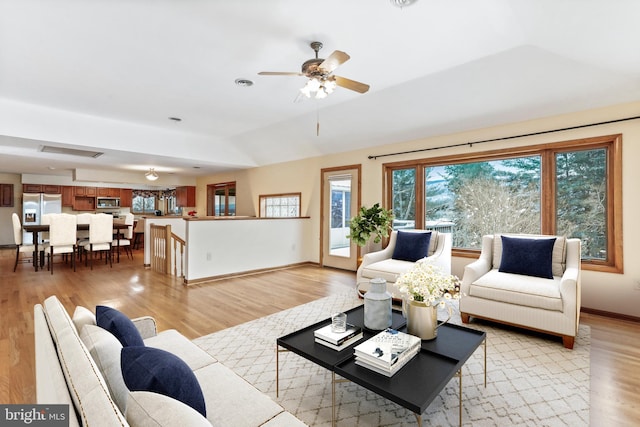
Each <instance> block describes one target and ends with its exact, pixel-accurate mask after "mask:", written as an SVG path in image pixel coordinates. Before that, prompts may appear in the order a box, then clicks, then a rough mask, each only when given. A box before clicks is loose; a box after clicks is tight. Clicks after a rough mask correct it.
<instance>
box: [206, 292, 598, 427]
mask: <svg viewBox="0 0 640 427" xmlns="http://www.w3.org/2000/svg"><path fill="white" fill-rule="evenodd" d="M354 294H355V293H354V292H350V293H345V294H341V295H335V296H330V297H326V298H323V299H320V300H317V301H314V302H311V303H308V304H304V305H301V306H298V307H294V308H292V309H289V310H285V311H282V312H280V313H276V314H273V315H270V316H266V317H263V318H260V319H257V320H254V321H251V322H247V323H244V324H242V325H239V326H235V327H232V328H228V329H225V330H222V331H220V332H216V333H213V334H211V335H207V336H204V337H201V338H198V339H196V340H194V342H195V343H196V344H198V345H199V346H200V347H202V348H203V349H204V350H205V351H207V352H208V353H210V354H211V355H213V356H214V357H216V358H217V359H218V360H219V361H220V362H222V363H223V364H225V365H226V366H228V367H229V368H231V369H233V370H234V371H235V372H236V373H237V374H238V375H240V376H241V377H243V378H244V379H245V380H246V381H248V382H249V383H251V384H253V385H254V386H255V387H256V388H258V389H259V390H260V391H262V392H264V393H266V394H267V395H269V396H270V397H271V398H272V399H273V400H275V401H276V402H278V403H279V404H280V405H282V406H283V407H284V408H285V409H286V410H287V411H289V412H291V413H293V414H294V415H295V416H296V417H298V418H299V419H301V420H302V421H303V422H305V423H306V424H308V425H310V426H330V425H331V373H330V372H329V371H327V370H326V369H323V368H321V367H319V366H317V365H315V364H313V363H312V362H309V361H307V360H305V359H303V358H302V357H300V356H297V355H296V354H294V353H280V393H279V397H276V382H275V378H276V372H275V370H276V358H275V355H276V353H275V350H276V339H277V338H278V337H280V336H283V335H285V334H287V333H289V332H293V331H295V330H297V329H300V328H302V327H305V326H307V325H310V324H312V323H315V322H317V321H320V320H322V319H326V318H328V317H329V316H330V315H331V314H332V313H335V312H337V311H345V310H347V309H350V308H352V307H355V306H356V305H359V304H362V300H359V299H358V298H357V297H356V296H355V295H354ZM440 314H442V315H444V314H445V313H440ZM451 321H452V322H454V323H457V324H460V323H461V322H460V316H459V315H458V316H455V315H454V317H453V318H452V320H451ZM469 326H470V327H473V328H476V329H481V330H483V331H486V332H487V386H486V388H485V386H484V357H483V350H482V347H480V348H478V350H477V351H476V352H475V353H474V354H473V355H472V356H471V358H470V359H469V360H468V361H467V363H466V364H465V365H464V367H463V369H462V375H463V380H462V381H463V382H462V385H463V391H462V392H463V399H462V400H463V415H462V417H463V425H465V426H474V427H478V426H480V427H482V426H536V427H540V426H571V427H575V426H588V425H589V369H590V363H589V353H590V330H589V327H587V326H580V330H579V334H578V336H577V337H576V342H575V346H574V349H573V350H567V349H565V348H564V347H563V346H562V343H561V341H560V340H559V339H554V338H551V337H547V336H541V335H536V334H532V333H527V332H524V331H521V330H518V329H510V328H506V327H504V328H503V327H500V326H497V325H492V324H489V323H474V322H472V323H471V324H470V325H469ZM458 384H459V383H458V379H457V378H453V379H452V380H451V381H450V383H449V384H448V385H447V386H446V387H445V388H444V389H443V390H442V392H441V393H440V395H439V396H438V397H437V398H436V399H435V400H434V401H433V402H432V403H431V405H429V407H428V408H427V410H426V411H425V412H424V413H423V414H422V421H423V425H425V426H457V425H458V423H459V419H458V407H459V406H458V389H459V388H458V387H459V385H458ZM336 405H337V423H338V425H342V426H403V425H415V424H416V421H417V420H416V418H415V416H414V415H413V413H411V412H410V411H408V410H406V409H404V408H402V407H401V406H399V405H397V404H395V403H393V402H391V401H389V400H387V399H384V398H381V397H379V396H378V395H376V394H375V393H372V392H370V391H368V390H366V389H364V388H363V387H361V386H359V385H357V384H354V383H350V382H347V383H339V384H337V385H336Z"/></svg>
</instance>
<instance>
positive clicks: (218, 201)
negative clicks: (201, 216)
mask: <svg viewBox="0 0 640 427" xmlns="http://www.w3.org/2000/svg"><path fill="white" fill-rule="evenodd" d="M224 190H225V189H224V188H216V190H215V193H214V197H213V200H214V215H215V216H224V215H225V202H226V197H225V194H224V193H225V191H224Z"/></svg>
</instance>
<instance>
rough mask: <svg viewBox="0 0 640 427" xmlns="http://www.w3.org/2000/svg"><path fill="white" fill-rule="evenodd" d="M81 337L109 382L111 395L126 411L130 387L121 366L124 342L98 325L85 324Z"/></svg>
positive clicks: (121, 409) (122, 409)
mask: <svg viewBox="0 0 640 427" xmlns="http://www.w3.org/2000/svg"><path fill="white" fill-rule="evenodd" d="M80 338H81V339H82V342H83V343H84V345H85V346H86V347H87V350H89V353H91V356H92V357H93V361H94V362H95V363H96V366H98V369H100V373H101V374H102V376H103V378H104V379H105V381H106V382H107V387H109V392H110V394H111V397H112V398H113V400H114V401H115V403H116V405H118V408H119V409H120V411H121V412H122V413H125V411H126V408H127V406H126V405H127V398H128V396H129V389H128V388H127V386H126V385H125V383H124V379H123V378H122V369H121V368H120V351H121V350H122V344H120V341H118V339H117V338H116V337H114V336H113V335H112V334H111V333H110V332H109V331H106V330H104V329H102V328H101V327H99V326H96V325H85V326H84V327H83V328H82V331H81V332H80Z"/></svg>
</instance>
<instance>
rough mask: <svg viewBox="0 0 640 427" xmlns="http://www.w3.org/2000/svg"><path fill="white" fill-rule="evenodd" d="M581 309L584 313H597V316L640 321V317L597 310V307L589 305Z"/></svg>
mask: <svg viewBox="0 0 640 427" xmlns="http://www.w3.org/2000/svg"><path fill="white" fill-rule="evenodd" d="M580 311H581V312H582V313H587V314H595V315H597V316H603V317H610V318H612V319H618V320H628V321H630V322H637V323H640V317H636V316H629V315H628V314H620V313H614V312H612V311H604V310H596V309H595V308H587V307H582V308H581V309H580Z"/></svg>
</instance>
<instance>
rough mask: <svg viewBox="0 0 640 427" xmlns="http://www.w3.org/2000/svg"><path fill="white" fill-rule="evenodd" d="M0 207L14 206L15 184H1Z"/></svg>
mask: <svg viewBox="0 0 640 427" xmlns="http://www.w3.org/2000/svg"><path fill="white" fill-rule="evenodd" d="M0 207H3V208H12V207H13V184H0Z"/></svg>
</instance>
